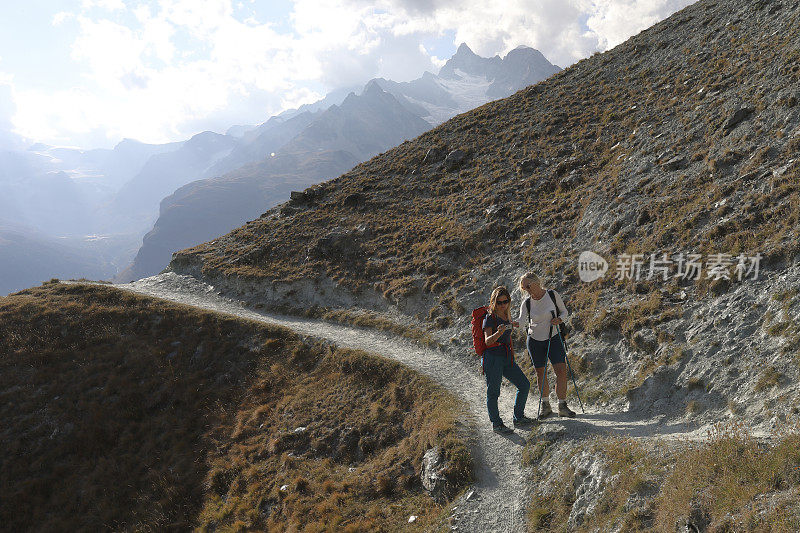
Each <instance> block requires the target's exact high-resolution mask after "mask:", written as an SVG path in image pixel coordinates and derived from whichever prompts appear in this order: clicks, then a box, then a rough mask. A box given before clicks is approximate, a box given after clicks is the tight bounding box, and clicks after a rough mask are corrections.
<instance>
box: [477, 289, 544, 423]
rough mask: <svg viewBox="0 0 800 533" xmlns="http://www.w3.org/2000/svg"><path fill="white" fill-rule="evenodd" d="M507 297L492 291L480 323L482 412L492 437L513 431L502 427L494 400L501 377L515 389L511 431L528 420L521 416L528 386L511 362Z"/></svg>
mask: <svg viewBox="0 0 800 533" xmlns="http://www.w3.org/2000/svg"><path fill="white" fill-rule="evenodd" d="M510 307H511V294H510V293H509V292H508V289H506V288H505V287H497V288H496V289H494V291H492V296H491V298H490V299H489V308H488V310H487V311H488V312H487V313H486V316H485V317H484V319H483V328H482V329H483V334H484V340H485V342H486V350H485V351H484V352H483V371H484V374H485V375H486V408H487V409H488V411H489V420H491V422H492V429H493V430H494V431H495V432H496V433H503V434H507V433H512V432H513V431H514V430H512V429H511V428H509V427H507V426H506V425H505V424H503V420H502V419H501V418H500V411H499V410H498V407H497V399H498V398H499V397H500V382H501V381H502V380H503V376H505V377H506V379H508V380H509V381H510V382H511V383H512V384H513V385H514V386H515V387H517V397H516V400H515V402H514V427H518V426H524V425H529V424H530V423H532V422H533V420H532V419H530V418H528V417H527V416H525V402H526V401H527V400H528V391H529V390H530V387H531V383H530V381H528V378H527V377H526V376H525V373H524V372H523V371H522V369H521V368H520V367H519V366H518V365H517V363H516V362H515V361H514V344H513V343H512V341H511V331H512V324H511V313H510V312H509V309H510Z"/></svg>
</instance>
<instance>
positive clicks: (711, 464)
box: [527, 425, 800, 533]
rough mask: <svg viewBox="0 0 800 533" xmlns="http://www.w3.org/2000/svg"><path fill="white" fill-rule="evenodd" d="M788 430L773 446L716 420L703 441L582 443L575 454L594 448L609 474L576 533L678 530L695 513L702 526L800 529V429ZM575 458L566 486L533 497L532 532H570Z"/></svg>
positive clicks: (563, 477) (538, 444)
mask: <svg viewBox="0 0 800 533" xmlns="http://www.w3.org/2000/svg"><path fill="white" fill-rule="evenodd" d="M787 429H788V430H789V431H786V432H785V433H783V434H782V435H781V436H780V438H779V439H778V440H777V442H775V443H773V444H770V445H766V444H762V443H759V442H758V441H757V440H756V439H755V438H753V437H752V436H751V435H749V434H748V432H747V431H746V429H745V428H744V427H743V426H737V425H718V426H716V427H715V429H714V430H713V431H712V432H711V433H710V434H709V439H708V440H707V441H705V442H673V443H669V442H655V443H653V442H644V441H640V440H636V439H632V438H610V437H609V438H597V439H595V440H593V441H591V442H589V443H586V444H584V445H581V446H578V447H577V448H576V449H575V451H574V452H573V454H571V455H570V457H571V456H572V455H574V454H577V453H580V452H581V451H583V450H589V451H591V452H592V453H593V454H594V456H595V457H598V458H600V459H601V460H602V461H603V463H604V465H605V468H606V469H607V470H608V473H609V474H610V477H608V478H607V480H608V482H607V484H606V486H605V487H604V489H603V494H602V497H601V499H600V501H599V502H598V504H597V507H596V508H595V511H594V513H593V514H592V515H591V516H589V517H587V519H586V521H585V522H584V524H583V525H582V526H581V527H579V528H577V529H575V531H596V530H598V528H599V529H600V530H601V531H605V530H620V531H675V529H676V525H678V524H680V523H682V521H685V520H686V519H687V518H690V517H691V518H692V520H694V521H695V525H696V526H698V525H699V526H700V527H702V528H703V530H705V531H720V532H722V531H753V532H755V531H758V532H768V531H779V532H787V533H788V532H792V531H797V530H798V528H799V527H800V509H798V508H797V506H796V502H797V498H798V496H800V433H797V432H796V430H797V428H796V427H788V428H787ZM540 447H541V442H540V441H537V440H532V441H530V442H529V443H528V445H527V448H530V450H531V453H533V452H534V451H537V450H538V449H539V448H540ZM570 457H565V458H564V470H563V473H562V475H561V478H560V482H561V484H562V486H563V487H564V490H561V491H555V492H553V491H551V492H549V493H547V494H541V493H537V494H536V495H535V496H534V498H533V500H532V502H531V505H530V508H529V513H528V517H529V528H528V529H529V530H530V531H563V530H565V527H566V522H567V519H568V517H569V514H570V510H571V507H572V504H573V499H574V488H573V485H572V480H573V479H574V475H575V472H574V470H573V469H572V467H570V466H569V459H570ZM570 489H572V490H570ZM697 521H703V522H704V525H701V524H698V523H697Z"/></svg>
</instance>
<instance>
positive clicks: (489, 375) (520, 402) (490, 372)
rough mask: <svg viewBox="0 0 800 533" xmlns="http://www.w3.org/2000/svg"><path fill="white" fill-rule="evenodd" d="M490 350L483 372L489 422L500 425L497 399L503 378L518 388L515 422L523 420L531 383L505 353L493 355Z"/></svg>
mask: <svg viewBox="0 0 800 533" xmlns="http://www.w3.org/2000/svg"><path fill="white" fill-rule="evenodd" d="M489 352H490V350H487V352H486V353H485V354H484V360H483V371H484V373H485V375H486V408H487V409H488V410H489V420H491V421H492V424H500V423H502V422H503V420H502V419H501V418H500V411H499V410H498V408H497V398H499V397H500V382H501V381H502V380H503V376H505V377H506V379H508V381H510V382H511V383H512V384H513V385H514V386H515V387H517V398H516V400H515V401H514V420H517V419H519V418H522V416H523V415H524V414H525V402H527V401H528V391H529V390H530V388H531V382H530V381H528V378H527V376H525V373H524V372H523V371H522V369H521V368H520V367H519V366H518V365H517V363H515V362H513V361H511V358H510V357H506V355H505V353H502V352H501V353H500V354H497V355H495V354H492V353H489Z"/></svg>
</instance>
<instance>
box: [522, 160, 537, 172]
mask: <svg viewBox="0 0 800 533" xmlns="http://www.w3.org/2000/svg"><path fill="white" fill-rule="evenodd" d="M536 165H537V162H536V160H535V159H523V160H522V161H520V163H519V171H520V172H522V173H524V174H530V173H531V172H533V171H534V170H535V169H536Z"/></svg>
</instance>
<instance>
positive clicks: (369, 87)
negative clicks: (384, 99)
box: [361, 78, 384, 95]
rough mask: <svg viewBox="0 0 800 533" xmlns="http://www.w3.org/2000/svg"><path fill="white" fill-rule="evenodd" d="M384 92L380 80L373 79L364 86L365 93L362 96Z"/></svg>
mask: <svg viewBox="0 0 800 533" xmlns="http://www.w3.org/2000/svg"><path fill="white" fill-rule="evenodd" d="M382 92H384V90H383V88H382V87H381V86H380V82H379V81H378V79H377V78H376V79H371V80H369V81H368V82H367V84H366V85H365V86H364V91H363V92H362V93H361V94H362V95H365V94H380V93H382Z"/></svg>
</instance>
